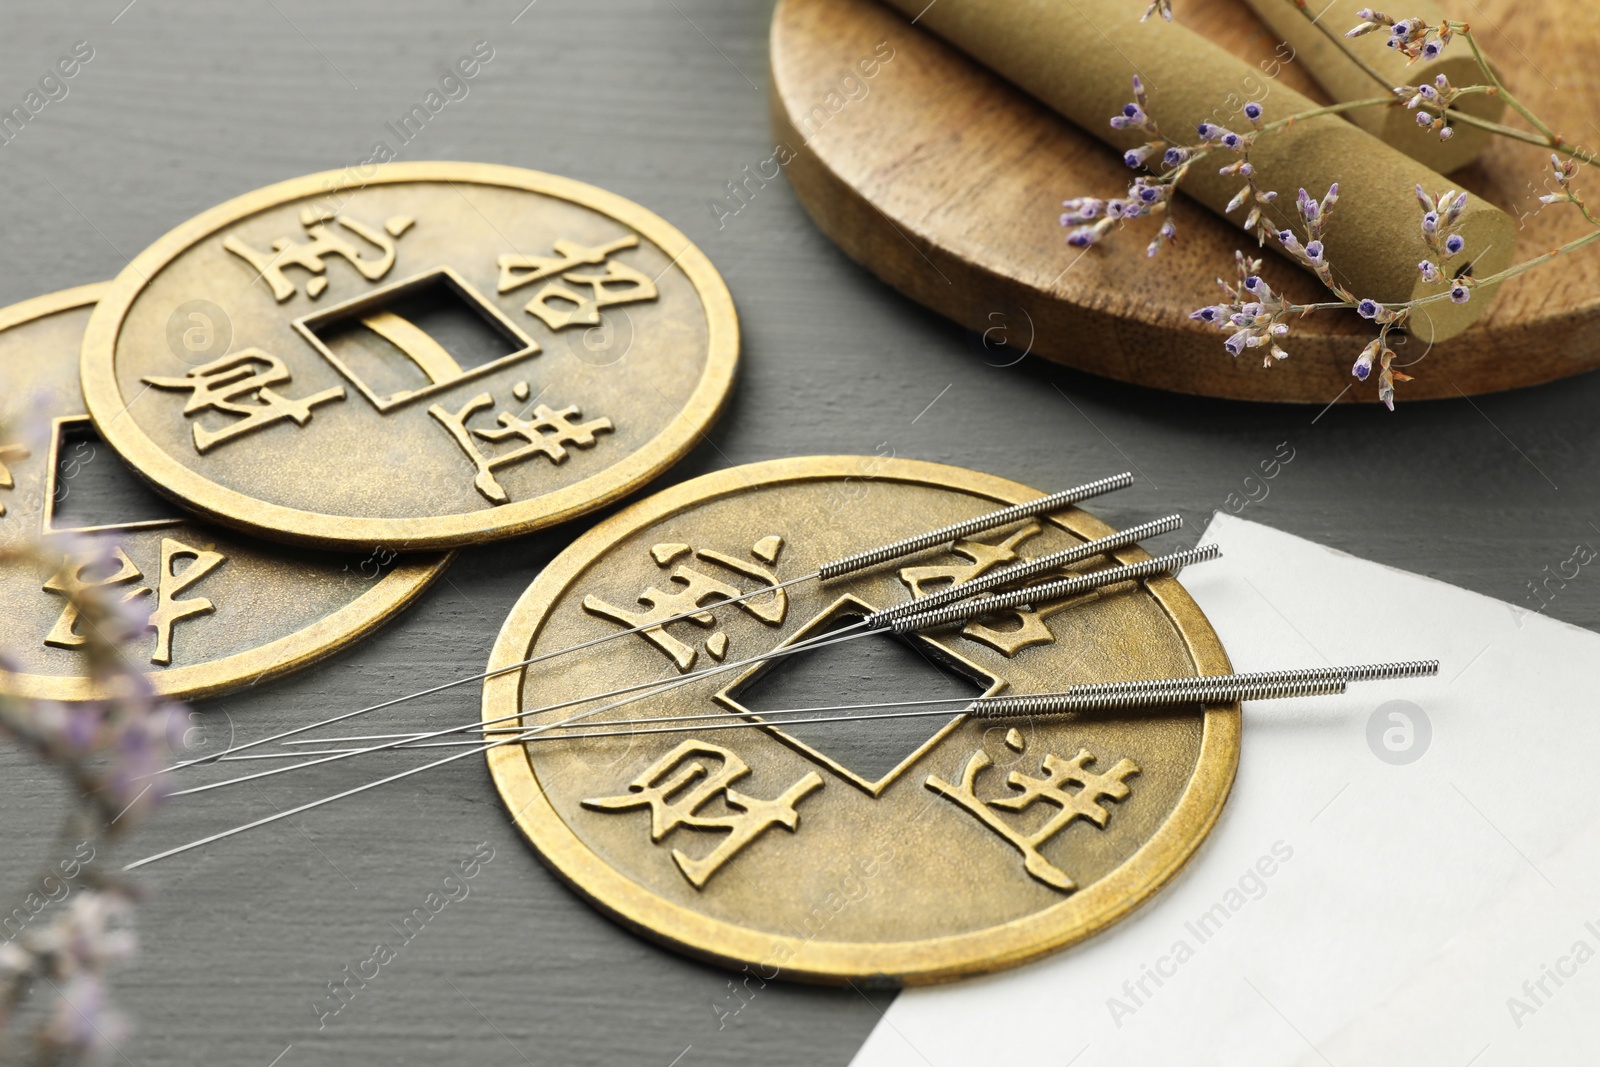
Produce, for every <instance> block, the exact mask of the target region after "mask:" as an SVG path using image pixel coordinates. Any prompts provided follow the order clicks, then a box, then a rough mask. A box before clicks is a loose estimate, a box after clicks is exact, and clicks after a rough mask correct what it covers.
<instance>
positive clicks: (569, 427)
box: [428, 382, 616, 504]
mask: <svg viewBox="0 0 1600 1067" xmlns="http://www.w3.org/2000/svg"><path fill="white" fill-rule="evenodd" d="M527 391H528V390H527V385H526V383H523V382H518V383H517V388H516V393H518V394H523V395H525V394H526V393H527ZM494 403H495V400H494V397H493V396H492V395H491V394H489V393H479V394H478V395H477V396H475V397H473V398H472V399H471V400H469V401H467V402H466V403H465V404H463V405H462V407H461V410H460V411H447V410H445V408H444V407H442V406H441V405H439V404H434V405H432V406H431V407H429V408H428V414H429V415H432V416H433V417H434V418H435V419H437V420H438V421H439V424H440V425H441V426H443V427H444V428H445V431H446V432H448V433H449V434H450V437H451V439H452V440H454V441H455V443H456V444H458V445H460V446H461V451H463V452H465V453H466V454H467V458H468V459H470V460H471V461H472V465H473V466H474V467H476V468H477V469H478V475H477V477H476V478H474V479H473V480H472V486H473V488H475V489H476V490H478V492H480V493H482V494H483V495H484V496H485V497H487V498H488V499H489V500H491V501H493V502H494V503H496V504H509V503H510V502H511V497H510V495H509V494H508V493H507V492H506V491H505V488H504V487H503V486H501V484H500V482H499V481H498V480H497V479H496V478H495V476H494V472H495V471H496V470H498V469H499V468H501V467H509V466H512V465H514V464H518V463H522V462H524V461H525V460H528V459H532V458H533V456H534V455H536V454H537V455H543V456H544V457H545V458H546V459H548V460H549V461H550V462H551V463H554V464H557V465H558V466H559V465H560V464H562V463H565V462H566V460H567V455H568V453H567V449H566V447H565V446H567V445H575V446H576V447H578V448H593V447H594V446H595V435H596V434H601V433H610V432H611V431H612V430H614V429H616V427H615V426H613V425H612V424H611V420H610V419H608V418H604V417H602V418H598V419H593V420H591V421H589V422H585V423H574V422H573V421H572V420H573V419H575V418H578V417H580V416H581V414H582V413H581V412H580V411H579V410H578V409H577V408H576V407H567V408H562V409H561V410H560V411H556V410H553V409H552V408H550V407H547V406H546V405H544V404H540V405H539V406H538V407H536V408H534V409H533V418H532V419H523V418H519V417H517V416H516V415H513V414H512V413H511V412H509V411H502V412H500V414H499V415H497V416H495V421H496V422H498V423H499V424H500V425H499V428H498V429H489V430H484V429H478V428H473V427H468V426H467V420H468V419H470V418H471V417H472V416H473V415H475V414H476V413H478V412H479V411H482V410H483V409H484V408H489V407H493V406H494ZM473 437H481V438H483V439H484V440H485V441H494V442H500V441H504V440H506V439H508V438H511V437H519V438H521V439H522V440H523V441H524V442H525V443H524V444H522V445H521V446H519V447H517V448H515V449H512V450H511V451H509V452H502V453H501V454H499V455H497V456H494V457H489V456H486V455H484V454H483V452H482V450H481V449H479V448H478V446H477V445H476V444H474V443H473V440H472V439H473Z"/></svg>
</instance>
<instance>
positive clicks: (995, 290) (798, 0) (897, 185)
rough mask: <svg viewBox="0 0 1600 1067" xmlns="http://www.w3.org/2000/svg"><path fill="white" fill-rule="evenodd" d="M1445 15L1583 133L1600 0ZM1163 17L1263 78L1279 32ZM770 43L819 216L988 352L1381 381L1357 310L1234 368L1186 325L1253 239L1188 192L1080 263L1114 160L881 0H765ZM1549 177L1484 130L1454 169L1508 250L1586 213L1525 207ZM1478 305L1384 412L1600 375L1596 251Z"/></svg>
mask: <svg viewBox="0 0 1600 1067" xmlns="http://www.w3.org/2000/svg"><path fill="white" fill-rule="evenodd" d="M1128 2H1129V3H1142V2H1143V0H1128ZM1446 6H1447V9H1448V10H1449V11H1451V13H1452V14H1453V15H1455V16H1456V17H1459V18H1463V19H1470V20H1471V21H1472V24H1473V27H1474V30H1475V32H1476V33H1477V34H1478V36H1479V39H1480V40H1481V41H1482V42H1483V44H1484V47H1485V50H1486V51H1487V52H1488V53H1489V55H1490V58H1491V60H1492V61H1493V62H1495V64H1496V67H1497V69H1498V70H1499V71H1500V73H1501V77H1502V79H1503V80H1504V81H1505V82H1506V84H1507V85H1508V86H1509V87H1510V88H1511V89H1512V90H1513V91H1514V92H1516V93H1517V94H1518V96H1519V98H1520V99H1522V100H1523V101H1525V102H1526V103H1527V104H1528V105H1529V106H1530V107H1531V108H1532V109H1533V110H1534V112H1535V114H1538V115H1540V116H1542V117H1544V118H1545V119H1546V120H1547V121H1549V122H1551V124H1552V125H1553V127H1554V128H1555V129H1557V130H1560V131H1564V132H1565V135H1566V136H1567V138H1568V139H1569V140H1570V141H1573V142H1578V143H1583V144H1600V125H1596V122H1597V120H1600V65H1597V64H1596V63H1594V62H1593V59H1592V56H1593V55H1594V54H1595V52H1596V50H1597V49H1600V7H1597V6H1595V5H1591V4H1579V3H1572V2H1571V0H1457V2H1456V3H1447V5H1446ZM1174 7H1175V9H1176V12H1177V18H1178V20H1179V21H1180V22H1184V23H1186V24H1187V25H1188V26H1189V27H1190V28H1191V29H1194V30H1197V31H1199V32H1201V33H1204V34H1206V35H1207V36H1209V37H1211V38H1212V39H1213V40H1216V41H1218V42H1220V43H1221V44H1223V45H1224V46H1226V47H1228V48H1229V49H1230V50H1232V51H1233V52H1234V53H1235V54H1237V55H1240V56H1241V57H1243V58H1245V59H1246V60H1248V61H1251V62H1257V63H1260V64H1262V68H1263V71H1264V74H1263V80H1264V81H1266V80H1269V79H1268V77H1267V73H1266V72H1270V71H1272V70H1273V69H1274V59H1275V58H1276V57H1275V56H1274V50H1275V49H1276V48H1277V47H1278V44H1279V42H1278V41H1277V39H1276V38H1275V37H1274V36H1273V35H1271V34H1270V33H1269V32H1268V31H1267V30H1266V29H1265V28H1264V27H1263V26H1262V25H1261V23H1260V22H1259V21H1258V20H1257V19H1256V18H1255V16H1254V15H1253V14H1251V13H1250V11H1249V10H1248V9H1247V8H1245V7H1244V5H1243V4H1242V3H1240V2H1239V0H1177V3H1176V4H1175V5H1174ZM771 55H772V60H771V62H772V97H771V112H772V127H773V131H774V136H775V138H776V141H777V145H776V152H775V155H774V159H775V160H776V161H777V162H778V163H779V164H783V165H784V169H785V170H786V171H787V172H788V177H789V181H790V183H791V184H792V185H793V186H794V190H795V193H796V195H797V196H798V197H799V198H800V202H801V203H802V204H804V205H805V207H806V210H807V211H808V212H810V214H811V216H812V218H813V219H815V220H816V222H817V225H819V226H820V227H821V228H822V230H823V232H824V233H826V234H827V235H828V236H829V237H831V238H832V239H833V240H834V241H835V242H837V243H838V244H839V246H840V247H841V248H843V249H844V251H845V253H846V254H848V255H849V256H850V257H851V258H852V259H854V260H856V261H857V262H859V263H861V264H862V265H863V266H865V267H866V268H867V269H869V270H871V271H872V272H873V273H875V274H877V275H878V276H879V277H880V278H882V279H883V280H884V281H886V282H888V283H889V284H890V285H892V286H894V287H895V288H896V289H898V290H900V291H901V292H902V293H905V294H906V295H907V296H909V297H911V298H912V299H914V300H916V301H918V302H920V303H922V304H924V305H926V306H928V307H930V308H933V309H934V310H936V311H938V312H940V313H941V314H943V315H947V316H949V317H950V318H952V319H954V320H956V321H957V322H959V323H961V324H962V325H964V326H966V327H968V328H969V329H972V330H975V331H978V332H979V333H982V334H984V335H985V338H986V342H987V343H988V344H989V345H990V347H991V348H994V349H995V351H996V358H997V359H1001V358H1003V359H1008V360H1009V359H1013V358H1017V357H1018V356H1019V355H1020V353H1022V352H1023V351H1031V352H1032V353H1034V354H1036V355H1041V356H1044V357H1046V358H1047V359H1052V360H1055V361H1056V362H1059V363H1065V364H1067V365H1069V366H1072V367H1076V368H1078V369H1080V370H1085V371H1089V372H1091V373H1094V374H1100V375H1104V376H1106V377H1110V378H1118V379H1121V380H1122V381H1127V382H1133V383H1136V384H1139V385H1146V386H1152V387H1155V388H1159V389H1169V390H1173V391H1176V392H1181V393H1194V394H1199V395H1203V396H1216V397H1228V398H1234V399H1244V400H1270V401H1284V402H1295V403H1317V404H1326V403H1328V402H1330V401H1332V400H1334V399H1335V398H1338V399H1339V400H1341V401H1344V402H1351V401H1369V402H1370V401H1374V400H1376V399H1377V382H1376V377H1374V378H1373V379H1372V380H1370V381H1368V382H1365V383H1362V382H1357V381H1355V379H1353V378H1352V377H1351V376H1350V366H1351V364H1352V363H1353V362H1354V361H1355V357H1356V355H1357V353H1359V352H1360V350H1361V348H1362V346H1363V345H1364V344H1365V343H1366V341H1367V340H1368V339H1369V335H1370V327H1369V324H1368V323H1366V322H1364V321H1362V320H1361V319H1359V318H1357V317H1356V316H1355V315H1354V314H1353V313H1322V314H1318V315H1313V316H1311V317H1310V318H1307V319H1304V320H1302V321H1300V322H1297V323H1295V325H1294V332H1293V334H1292V335H1291V336H1290V338H1289V339H1288V340H1287V341H1286V342H1285V347H1286V348H1287V349H1288V350H1289V352H1290V358H1289V359H1287V360H1284V361H1283V362H1281V363H1278V364H1276V365H1275V366H1273V367H1270V368H1263V367H1262V366H1261V362H1260V359H1259V358H1258V357H1257V356H1256V355H1255V354H1253V351H1252V353H1247V354H1246V355H1244V356H1242V357H1240V358H1238V359H1234V358H1233V357H1232V356H1230V355H1228V353H1227V352H1226V351H1225V350H1224V349H1223V347H1222V335H1221V334H1220V333H1218V332H1216V331H1215V330H1211V329H1204V328H1200V327H1199V326H1198V324H1196V323H1193V322H1191V321H1190V320H1189V317H1188V316H1189V312H1190V311H1192V310H1194V309H1195V308H1197V307H1200V306H1202V305H1204V304H1210V303H1214V302H1215V301H1216V299H1217V296H1218V290H1217V288H1216V284H1215V282H1214V281H1213V279H1215V278H1216V277H1218V276H1219V275H1221V276H1225V277H1232V276H1233V273H1234V268H1233V254H1234V250H1235V249H1244V250H1246V251H1247V252H1251V251H1253V250H1254V247H1255V246H1254V244H1253V242H1251V241H1249V239H1248V238H1247V237H1246V235H1245V234H1244V233H1243V232H1242V231H1240V230H1238V229H1236V228H1235V227H1234V226H1232V225H1230V224H1228V223H1225V222H1223V221H1222V220H1221V219H1219V218H1218V217H1216V216H1215V215H1213V214H1212V213H1211V212H1209V211H1207V210H1206V209H1205V208H1203V207H1201V206H1200V205H1198V204H1196V203H1194V202H1192V201H1188V200H1182V201H1180V202H1179V203H1178V204H1177V205H1176V206H1175V216H1176V219H1177V222H1178V226H1179V241H1178V243H1177V244H1176V245H1175V246H1169V247H1167V248H1166V249H1164V250H1163V251H1162V252H1161V253H1160V255H1159V256H1157V257H1156V258H1155V259H1154V260H1150V259H1147V258H1146V256H1145V245H1146V243H1147V242H1148V240H1149V238H1150V237H1151V236H1152V235H1153V230H1154V227H1153V226H1152V225H1151V224H1150V223H1149V220H1140V221H1139V222H1137V223H1135V224H1133V226H1132V227H1130V230H1129V232H1124V233H1120V234H1115V235H1113V236H1112V237H1111V238H1110V239H1109V240H1108V241H1106V242H1105V243H1103V244H1102V245H1100V246H1098V247H1095V248H1092V249H1088V250H1087V251H1086V252H1080V251H1079V250H1078V249H1074V248H1070V247H1068V245H1067V244H1066V243H1065V240H1064V236H1065V235H1064V231H1063V230H1062V229H1061V228H1060V227H1059V226H1058V225H1057V221H1056V219H1057V216H1058V215H1059V214H1060V211H1061V207H1060V204H1061V201H1062V200H1064V199H1066V198H1068V197H1072V196H1081V195H1095V196H1112V195H1120V194H1121V192H1122V190H1123V188H1124V187H1125V186H1126V184H1127V182H1128V180H1129V177H1130V174H1131V172H1130V171H1129V170H1128V169H1127V167H1125V166H1124V165H1123V164H1122V161H1121V160H1120V159H1119V158H1118V156H1117V155H1116V154H1115V153H1114V152H1113V151H1112V150H1111V149H1109V148H1107V147H1106V146H1105V145H1103V144H1102V143H1101V142H1100V141H1098V140H1096V139H1095V138H1094V137H1092V136H1090V135H1089V134H1086V133H1084V132H1083V131H1081V130H1080V129H1078V128H1077V127H1076V126H1074V125H1073V124H1071V123H1070V122H1068V121H1067V120H1065V119H1062V118H1060V117H1059V116H1057V115H1056V114H1055V113H1054V112H1052V111H1050V110H1049V109H1047V108H1046V107H1045V106H1044V105H1042V104H1040V103H1038V102H1037V101H1035V100H1034V99H1033V98H1032V97H1029V96H1027V95H1025V94H1024V93H1022V92H1021V91H1019V90H1017V89H1015V88H1013V87H1012V86H1011V85H1010V84H1008V83H1007V82H1005V81H1004V80H1003V79H1001V78H1000V77H998V76H997V75H995V74H993V73H991V72H990V71H988V70H987V69H985V68H983V67H981V66H979V65H978V64H977V63H975V62H973V61H972V60H970V59H968V58H967V57H966V56H964V55H963V54H961V53H960V52H958V51H956V50H955V49H954V48H952V47H950V46H949V45H947V44H945V43H944V42H943V41H941V40H939V39H938V38H936V37H934V36H933V35H932V34H930V33H926V32H924V31H922V30H920V29H918V28H917V27H915V26H913V25H911V24H910V23H909V22H908V21H907V20H906V19H905V18H904V17H903V16H901V15H900V14H898V13H896V12H895V11H893V10H892V9H890V8H888V7H885V6H883V5H881V4H879V3H877V2H875V0H780V2H779V3H778V5H777V9H776V11H775V13H774V15H773V20H772V49H771ZM1062 59H1063V62H1070V61H1071V60H1070V57H1065V56H1064V57H1062ZM869 71H870V72H871V74H870V75H869V74H868V72H869ZM1277 78H1278V79H1281V80H1282V82H1283V83H1284V84H1287V85H1291V86H1293V87H1294V88H1295V89H1298V90H1299V91H1301V92H1303V93H1306V94H1307V95H1309V96H1311V97H1313V98H1315V99H1319V100H1325V99H1326V96H1325V95H1324V94H1323V93H1322V92H1321V91H1320V89H1318V87H1317V86H1316V84H1315V83H1314V82H1313V81H1311V79H1310V77H1309V76H1308V74H1307V72H1306V71H1305V70H1304V69H1303V67H1301V66H1300V65H1297V64H1295V63H1293V62H1290V63H1287V64H1282V65H1281V67H1279V69H1278V71H1277ZM1267 105H1268V107H1269V108H1270V107H1271V95H1270V90H1269V92H1268V96H1267ZM1548 173H1549V163H1548V160H1547V158H1546V153H1543V152H1541V150H1539V149H1538V148H1536V147H1535V146H1532V145H1525V144H1518V143H1514V142H1510V141H1505V140H1503V139H1500V140H1496V141H1495V142H1494V143H1493V144H1492V146H1491V147H1490V149H1489V151H1488V152H1486V153H1485V154H1484V156H1483V157H1482V158H1481V159H1480V160H1479V161H1478V162H1477V163H1474V164H1473V165H1472V166H1470V167H1467V168H1464V169H1462V170H1460V171H1457V172H1456V173H1455V174H1454V175H1452V176H1451V181H1452V184H1458V185H1459V186H1460V187H1463V188H1465V189H1467V190H1469V191H1471V192H1472V193H1474V194H1477V195H1479V196H1484V197H1486V198H1488V199H1489V200H1490V201H1491V202H1493V203H1495V204H1498V205H1499V206H1500V207H1502V208H1504V209H1506V210H1507V211H1509V212H1511V214H1512V215H1513V216H1516V217H1519V221H1520V229H1519V230H1518V237H1517V260H1518V261H1520V260H1523V259H1526V258H1529V257H1530V256H1534V255H1537V254H1539V253H1540V252H1543V251H1546V250H1548V249H1550V248H1553V247H1555V246H1556V245H1558V244H1561V243H1563V242H1565V241H1568V240H1571V239H1573V238H1574V237H1577V236H1579V235H1581V234H1582V233H1583V232H1584V229H1585V227H1586V225H1587V224H1586V223H1585V222H1584V221H1583V219H1582V218H1581V216H1579V214H1578V212H1577V211H1576V210H1575V209H1573V208H1572V207H1571V206H1569V205H1560V206H1555V207H1545V206H1544V205H1542V204H1540V203H1539V200H1538V197H1539V195H1540V194H1542V193H1544V192H1546V190H1545V189H1544V187H1543V183H1544V181H1545V176H1546V175H1547V174H1548ZM767 176H768V177H770V176H772V175H770V174H769V175H767ZM1581 183H1582V179H1581V178H1580V180H1579V184H1580V187H1581ZM1284 192H1285V193H1286V194H1288V195H1293V190H1284ZM1595 192H1596V193H1600V187H1597V188H1596V190H1595ZM1541 209H1542V210H1541ZM1403 224H1405V225H1409V224H1410V220H1405V222H1404V223H1403ZM1147 229H1148V230H1149V231H1150V232H1148V233H1147V232H1146V230H1147ZM1264 256H1265V258H1266V259H1267V261H1268V262H1267V265H1266V269H1265V272H1264V273H1266V274H1267V276H1268V278H1269V280H1270V281H1271V282H1272V284H1273V285H1274V286H1276V287H1278V288H1279V289H1280V290H1282V291H1285V292H1287V293H1289V294H1290V296H1291V297H1292V298H1294V299H1295V300H1297V301H1309V300H1315V299H1324V298H1325V297H1324V296H1323V295H1322V293H1323V290H1321V288H1320V287H1319V286H1318V285H1317V284H1316V282H1315V280H1314V279H1313V278H1312V277H1311V276H1310V275H1309V274H1306V273H1304V272H1303V271H1301V270H1300V269H1298V268H1296V267H1294V266H1292V265H1291V264H1290V262H1289V261H1288V260H1287V259H1285V258H1283V257H1281V256H1278V255H1277V254H1276V253H1273V252H1270V251H1269V252H1266V253H1264ZM1493 300H1494V303H1493V305H1492V306H1491V307H1490V308H1489V310H1488V311H1487V312H1486V313H1485V314H1484V316H1483V317H1482V318H1481V319H1480V320H1479V321H1478V322H1477V323H1476V324H1475V325H1474V326H1473V327H1472V328H1471V329H1470V330H1468V331H1467V332H1466V333H1464V334H1462V335H1460V336H1459V337H1457V338H1455V339H1453V340H1451V341H1449V342H1446V343H1444V344H1440V345H1436V346H1434V347H1433V348H1432V350H1428V349H1427V348H1426V346H1424V345H1423V344H1422V343H1421V342H1413V343H1412V346H1411V347H1412V350H1406V349H1397V351H1399V352H1400V359H1399V360H1398V361H1397V365H1399V364H1405V365H1406V370H1407V373H1409V374H1411V375H1413V376H1414V377H1415V379H1416V380H1415V381H1411V382H1406V383H1404V384H1402V385H1400V386H1399V387H1398V390H1397V391H1398V398H1399V399H1400V400H1401V401H1406V400H1418V399H1428V398H1438V397H1453V396H1460V395H1463V394H1471V393H1486V392H1494V391H1496V390H1501V389H1512V388H1517V387H1520V386H1526V385H1534V384H1537V383H1539V382H1546V381H1550V380H1551V379H1554V378H1560V377H1564V376H1566V375H1569V374H1576V373H1578V372H1580V371H1587V370H1591V369H1593V368H1595V367H1596V366H1600V259H1597V258H1596V256H1595V255H1594V254H1592V250H1584V251H1581V252H1579V253H1577V254H1576V255H1574V256H1573V257H1572V258H1571V259H1570V260H1567V261H1564V262H1558V263H1557V264H1555V265H1553V266H1551V267H1547V268H1543V269H1541V270H1536V271H1533V272H1530V273H1529V274H1527V275H1524V276H1522V277H1521V278H1518V279H1515V280H1513V281H1511V282H1509V283H1507V284H1506V285H1503V286H1501V287H1500V291H1499V292H1498V293H1497V294H1495V296H1494V298H1493ZM1008 353H1009V354H1008Z"/></svg>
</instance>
